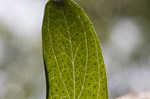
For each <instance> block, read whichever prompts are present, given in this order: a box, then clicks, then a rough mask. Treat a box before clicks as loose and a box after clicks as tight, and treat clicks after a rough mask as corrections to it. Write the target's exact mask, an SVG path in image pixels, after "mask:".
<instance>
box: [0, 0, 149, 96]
mask: <svg viewBox="0 0 150 99" xmlns="http://www.w3.org/2000/svg"><path fill="white" fill-rule="evenodd" d="M76 1H77V3H78V4H79V5H80V6H81V7H83V8H84V10H85V11H86V13H87V14H88V16H89V17H90V19H91V20H92V22H93V24H94V26H95V28H96V31H97V34H98V36H99V38H100V41H101V46H102V50H103V55H104V60H105V64H106V68H107V75H108V88H109V98H110V99H116V97H118V96H122V95H124V94H126V93H129V92H143V91H150V44H149V43H150V0H76ZM46 2H47V0H0V99H45V75H44V66H43V60H42V47H41V45H42V43H41V25H42V18H43V13H44V5H45V3H46Z"/></svg>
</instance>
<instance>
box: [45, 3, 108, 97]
mask: <svg viewBox="0 0 150 99" xmlns="http://www.w3.org/2000/svg"><path fill="white" fill-rule="evenodd" d="M42 40H43V56H44V63H45V71H46V77H47V99H108V93H107V79H106V71H105V65H104V61H103V56H102V52H101V48H100V45H99V40H98V37H97V35H96V33H95V30H94V28H93V25H92V23H91V22H90V20H89V19H88V17H87V15H86V14H85V12H84V11H83V10H82V9H81V8H80V7H79V6H78V5H77V4H76V3H75V2H73V1H72V0H61V1H54V0H50V1H49V2H48V3H47V4H46V8H45V15H44V20H43V26H42Z"/></svg>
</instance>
